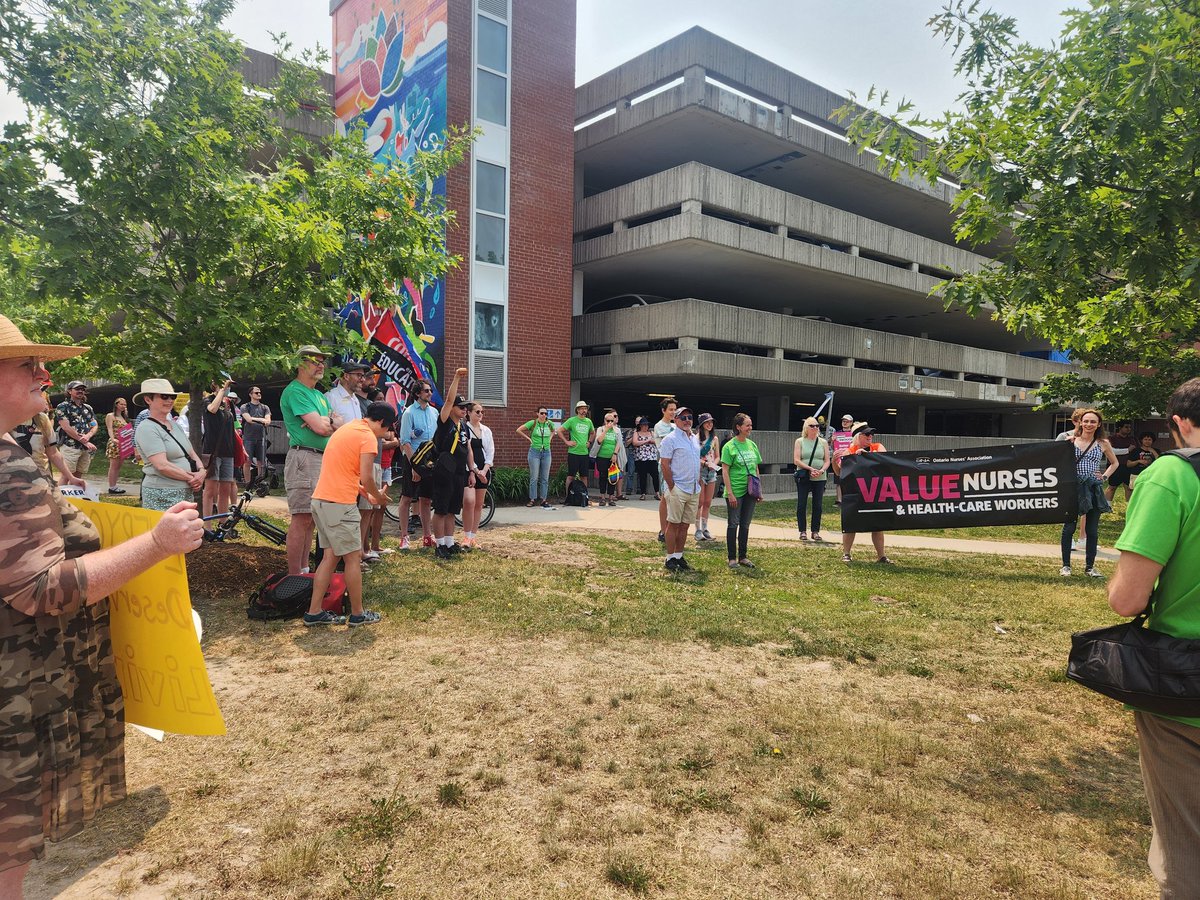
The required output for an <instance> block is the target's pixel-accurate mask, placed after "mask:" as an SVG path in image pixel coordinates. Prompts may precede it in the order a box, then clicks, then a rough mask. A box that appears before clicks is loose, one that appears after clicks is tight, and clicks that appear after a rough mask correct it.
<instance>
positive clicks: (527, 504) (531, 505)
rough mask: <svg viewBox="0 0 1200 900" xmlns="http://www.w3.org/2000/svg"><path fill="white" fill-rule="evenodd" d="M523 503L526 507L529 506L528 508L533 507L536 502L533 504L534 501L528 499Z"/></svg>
mask: <svg viewBox="0 0 1200 900" xmlns="http://www.w3.org/2000/svg"><path fill="white" fill-rule="evenodd" d="M525 505H526V506H527V507H529V508H533V507H534V506H535V505H536V504H535V503H534V502H533V501H532V500H530V501H529V502H528V503H526V504H525Z"/></svg>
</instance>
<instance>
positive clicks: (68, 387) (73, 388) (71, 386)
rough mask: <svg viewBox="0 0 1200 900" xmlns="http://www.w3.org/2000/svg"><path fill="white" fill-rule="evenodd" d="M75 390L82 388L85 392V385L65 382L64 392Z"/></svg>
mask: <svg viewBox="0 0 1200 900" xmlns="http://www.w3.org/2000/svg"><path fill="white" fill-rule="evenodd" d="M75 388H83V389H84V390H85V391H86V390H87V385H86V384H84V383H83V382H82V381H68V382H67V387H66V390H68V391H73V390H75Z"/></svg>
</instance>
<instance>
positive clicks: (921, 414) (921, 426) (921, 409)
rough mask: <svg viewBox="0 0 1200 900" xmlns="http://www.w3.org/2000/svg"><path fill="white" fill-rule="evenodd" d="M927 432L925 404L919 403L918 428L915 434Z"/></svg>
mask: <svg viewBox="0 0 1200 900" xmlns="http://www.w3.org/2000/svg"><path fill="white" fill-rule="evenodd" d="M924 433H925V404H924V403H921V404H918V405H917V428H916V431H915V434H924Z"/></svg>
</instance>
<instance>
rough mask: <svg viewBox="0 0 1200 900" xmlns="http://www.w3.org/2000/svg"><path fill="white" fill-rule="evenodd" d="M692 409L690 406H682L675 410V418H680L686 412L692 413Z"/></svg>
mask: <svg viewBox="0 0 1200 900" xmlns="http://www.w3.org/2000/svg"><path fill="white" fill-rule="evenodd" d="M691 411H692V409H691V407H690V406H680V407H678V408H677V409H676V410H675V418H677V419H678V418H679V417H680V416H681V415H683V414H684V413H690V412H691Z"/></svg>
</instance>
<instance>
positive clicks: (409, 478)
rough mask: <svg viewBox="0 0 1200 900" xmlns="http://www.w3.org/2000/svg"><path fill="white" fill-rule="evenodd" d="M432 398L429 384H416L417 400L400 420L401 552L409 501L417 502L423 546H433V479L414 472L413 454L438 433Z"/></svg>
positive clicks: (405, 536) (404, 541)
mask: <svg viewBox="0 0 1200 900" xmlns="http://www.w3.org/2000/svg"><path fill="white" fill-rule="evenodd" d="M432 397H433V386H432V385H431V384H430V383H429V382H428V381H418V382H417V400H416V402H415V403H413V404H411V405H410V406H409V407H408V408H407V409H405V410H404V415H403V416H401V417H400V433H399V435H398V437H399V438H400V474H401V481H400V549H401V550H407V549H409V545H408V517H409V509H410V508H411V506H412V501H413V500H416V501H417V512H418V515H420V517H421V531H422V537H423V544H424V546H426V547H432V546H433V529H432V520H431V515H432V501H433V478H432V476H431V475H429V474H427V475H425V476H422V475H421V473H420V472H417V471H414V470H413V466H412V458H413V454H414V453H416V452H417V451H418V450H419V449H421V445H422V444H426V443H428V442H429V441H431V440H433V434H434V432H435V431H437V426H438V411H437V410H436V409H434V408H433V407H432V406H430V405H429V401H430V399H431V398H432Z"/></svg>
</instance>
